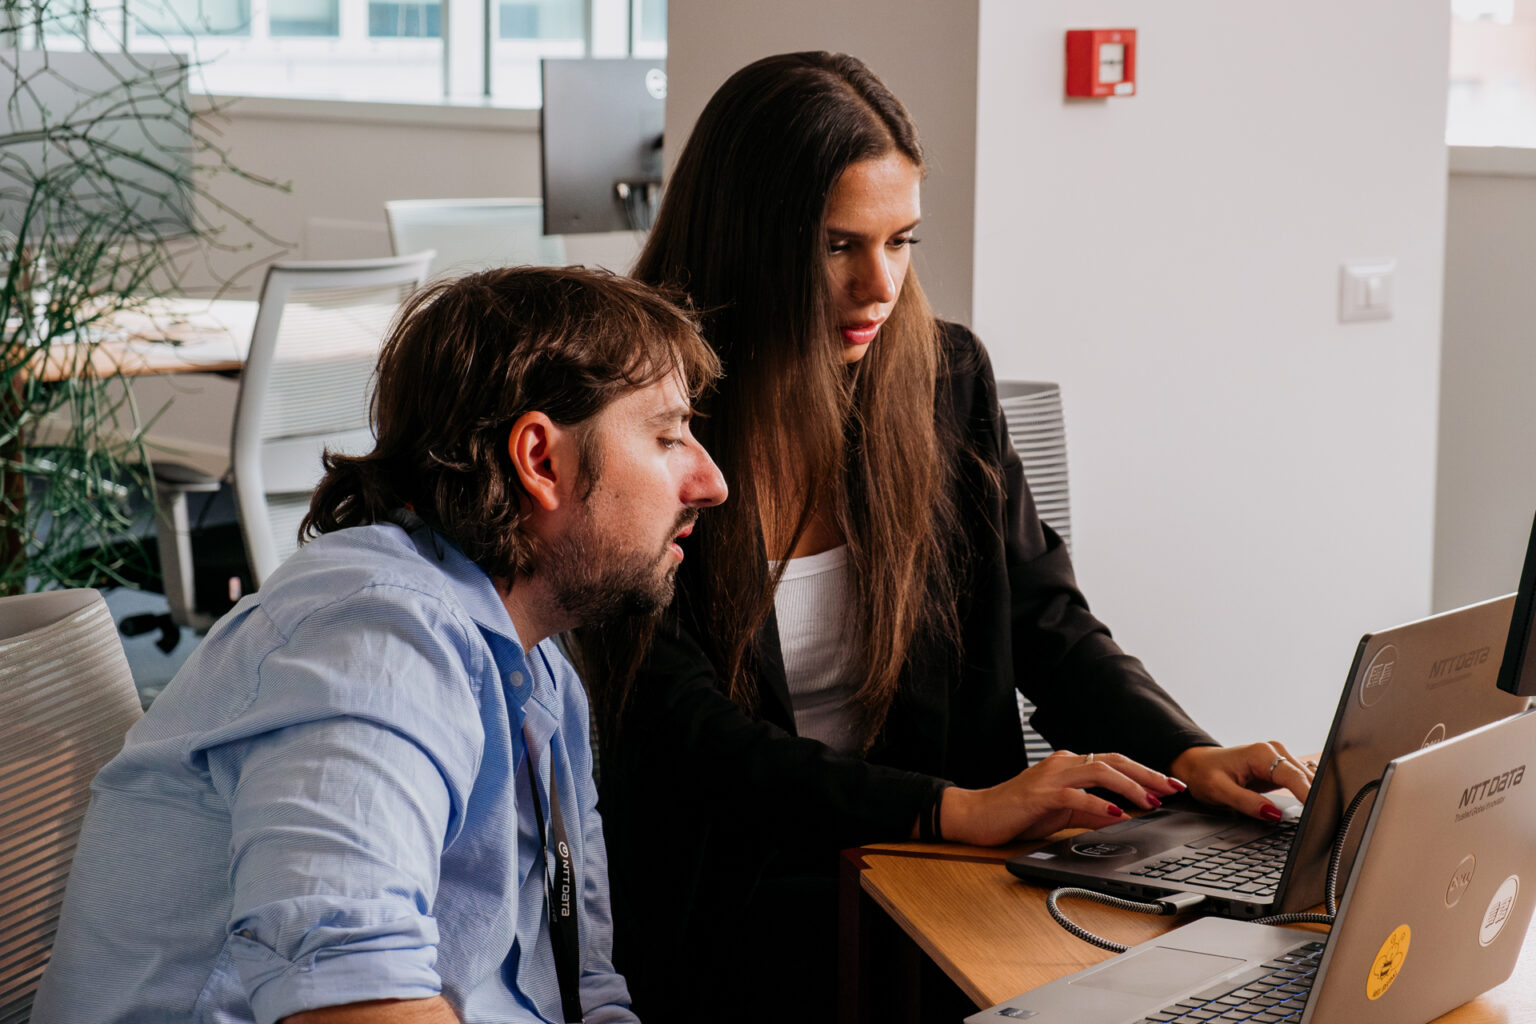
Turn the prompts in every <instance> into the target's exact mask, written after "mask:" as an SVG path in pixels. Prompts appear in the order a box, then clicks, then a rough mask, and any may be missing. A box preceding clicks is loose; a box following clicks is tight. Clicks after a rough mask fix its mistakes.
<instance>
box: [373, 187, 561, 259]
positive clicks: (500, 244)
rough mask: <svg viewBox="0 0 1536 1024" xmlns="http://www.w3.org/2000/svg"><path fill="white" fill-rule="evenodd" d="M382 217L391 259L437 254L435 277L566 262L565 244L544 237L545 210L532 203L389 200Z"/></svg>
mask: <svg viewBox="0 0 1536 1024" xmlns="http://www.w3.org/2000/svg"><path fill="white" fill-rule="evenodd" d="M384 216H385V219H386V220H388V221H389V241H390V245H391V246H392V247H393V248H394V251H395V252H396V253H402V252H419V251H421V250H423V249H432V250H435V251H436V252H437V259H436V260H434V261H433V264H432V271H431V273H432V275H433V276H434V277H435V276H437V275H440V274H451V275H455V276H457V275H460V274H468V273H473V272H474V271H477V270H486V269H489V268H491V267H511V266H520V265H524V264H527V265H532V266H543V267H554V266H563V265H564V264H565V262H566V258H565V240H564V239H563V238H561V237H560V236H559V235H546V234H544V204H543V203H542V202H540V201H539V200H537V199H392V200H389V201H387V202H385V204H384Z"/></svg>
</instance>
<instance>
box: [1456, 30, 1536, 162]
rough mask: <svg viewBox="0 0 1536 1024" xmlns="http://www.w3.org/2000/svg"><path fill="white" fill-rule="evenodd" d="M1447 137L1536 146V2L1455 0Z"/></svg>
mask: <svg viewBox="0 0 1536 1024" xmlns="http://www.w3.org/2000/svg"><path fill="white" fill-rule="evenodd" d="M1445 135H1446V141H1447V142H1449V143H1450V144H1451V145H1454V146H1521V147H1536V0H1451V82H1450V93H1449V96H1448V102H1447V104H1446V133H1445Z"/></svg>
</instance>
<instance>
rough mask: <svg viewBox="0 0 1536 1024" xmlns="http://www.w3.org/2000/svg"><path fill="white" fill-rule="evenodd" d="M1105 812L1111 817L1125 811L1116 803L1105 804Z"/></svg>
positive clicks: (1118, 815)
mask: <svg viewBox="0 0 1536 1024" xmlns="http://www.w3.org/2000/svg"><path fill="white" fill-rule="evenodd" d="M1104 813H1105V814H1107V815H1109V816H1110V817H1111V818H1118V817H1120V815H1122V814H1124V813H1125V812H1124V811H1122V810H1121V809H1120V808H1119V807H1116V806H1115V805H1114V804H1105V805H1104Z"/></svg>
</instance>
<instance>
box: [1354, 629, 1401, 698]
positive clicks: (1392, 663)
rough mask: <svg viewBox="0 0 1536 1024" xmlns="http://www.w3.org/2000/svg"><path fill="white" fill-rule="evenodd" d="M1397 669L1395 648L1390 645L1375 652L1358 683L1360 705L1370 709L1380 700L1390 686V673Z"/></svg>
mask: <svg viewBox="0 0 1536 1024" xmlns="http://www.w3.org/2000/svg"><path fill="white" fill-rule="evenodd" d="M1396 668H1397V648H1396V647H1394V646H1392V645H1391V644H1387V646H1385V647H1383V648H1382V649H1381V650H1379V651H1377V652H1376V657H1374V658H1372V659H1371V664H1370V666H1369V667H1368V668H1366V670H1365V678H1364V679H1362V680H1361V681H1360V694H1359V697H1360V703H1361V705H1363V706H1364V707H1370V706H1371V705H1373V704H1375V703H1376V702H1377V701H1379V700H1381V695H1382V694H1384V693H1386V692H1387V687H1389V686H1391V685H1392V673H1393V671H1394V670H1396Z"/></svg>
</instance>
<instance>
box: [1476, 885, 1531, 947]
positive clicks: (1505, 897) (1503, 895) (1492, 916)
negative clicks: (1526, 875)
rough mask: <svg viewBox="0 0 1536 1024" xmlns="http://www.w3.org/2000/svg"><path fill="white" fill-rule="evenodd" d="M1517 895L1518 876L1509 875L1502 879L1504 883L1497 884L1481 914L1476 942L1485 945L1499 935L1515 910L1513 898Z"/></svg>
mask: <svg viewBox="0 0 1536 1024" xmlns="http://www.w3.org/2000/svg"><path fill="white" fill-rule="evenodd" d="M1519 896H1520V876H1519V875H1510V876H1509V877H1508V878H1506V879H1504V884H1503V885H1501V886H1499V891H1498V892H1496V893H1494V894H1493V899H1492V901H1490V902H1489V904H1488V909H1487V911H1485V912H1484V914H1483V927H1482V930H1481V931H1479V932H1478V934H1477V941H1478V942H1481V943H1482V944H1483V945H1485V946H1486V945H1489V944H1490V943H1492V942H1493V940H1494V939H1496V938H1498V937H1499V933H1500V932H1502V931H1503V930H1504V923H1505V922H1506V921H1508V920H1509V918H1510V915H1511V914H1513V913H1514V912H1515V900H1516V899H1518V898H1519Z"/></svg>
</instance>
